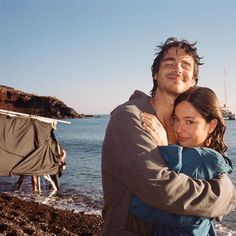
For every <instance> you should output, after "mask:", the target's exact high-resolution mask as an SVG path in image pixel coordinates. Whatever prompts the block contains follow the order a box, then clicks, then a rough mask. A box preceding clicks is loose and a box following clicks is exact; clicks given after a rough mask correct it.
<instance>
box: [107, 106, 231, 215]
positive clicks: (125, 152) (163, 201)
mask: <svg viewBox="0 0 236 236" xmlns="http://www.w3.org/2000/svg"><path fill="white" fill-rule="evenodd" d="M139 113H140V110H139V109H137V107H135V106H123V107H120V108H118V110H117V111H115V112H114V114H113V115H112V117H111V120H110V123H109V125H108V128H107V133H106V137H105V139H104V145H103V159H104V160H105V166H106V167H105V168H106V170H109V171H110V172H111V174H112V175H113V176H114V177H115V178H116V179H118V180H119V181H120V182H121V183H123V185H125V186H126V188H127V189H129V190H130V191H131V192H132V193H134V194H135V195H137V196H139V197H140V198H141V199H142V200H143V201H144V202H146V203H147V204H148V205H150V206H152V207H154V208H160V209H162V210H165V211H168V212H172V213H176V214H186V215H201V216H205V217H209V218H214V217H218V216H221V215H225V214H227V213H229V212H230V211H231V210H232V209H233V207H234V205H235V189H234V186H233V184H232V182H231V180H230V179H229V178H228V177H227V175H224V174H223V175H222V176H220V177H219V178H217V179H212V180H209V181H205V180H197V179H191V178H190V177H188V176H186V175H184V174H176V173H175V172H173V171H169V170H168V168H167V167H165V165H164V162H163V159H162V158H161V156H160V153H159V150H158V148H156V144H155V142H154V141H153V140H152V138H151V137H150V136H149V135H148V134H147V133H146V132H145V130H144V129H143V127H142V124H141V122H140V119H139ZM157 199H158V200H157Z"/></svg>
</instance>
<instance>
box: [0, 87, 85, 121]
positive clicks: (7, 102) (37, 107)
mask: <svg viewBox="0 0 236 236" xmlns="http://www.w3.org/2000/svg"><path fill="white" fill-rule="evenodd" d="M0 109H3V110H8V111H15V112H21V113H26V114H31V115H37V116H44V117H49V118H54V119H66V118H83V117H86V115H83V114H79V113H77V112H76V111H75V110H74V109H72V108H70V107H68V106H66V105H65V104H64V103H63V102H62V101H60V100H59V99H57V98H55V97H50V96H37V95H35V94H30V93H26V92H23V91H19V90H16V89H14V88H11V87H7V86H4V85H0Z"/></svg>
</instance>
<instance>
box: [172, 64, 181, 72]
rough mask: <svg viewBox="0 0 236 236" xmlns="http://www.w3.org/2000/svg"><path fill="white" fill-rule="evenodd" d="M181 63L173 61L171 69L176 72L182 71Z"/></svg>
mask: <svg viewBox="0 0 236 236" xmlns="http://www.w3.org/2000/svg"><path fill="white" fill-rule="evenodd" d="M182 69H183V68H182V65H181V63H180V62H175V63H174V66H173V70H174V72H177V73H182Z"/></svg>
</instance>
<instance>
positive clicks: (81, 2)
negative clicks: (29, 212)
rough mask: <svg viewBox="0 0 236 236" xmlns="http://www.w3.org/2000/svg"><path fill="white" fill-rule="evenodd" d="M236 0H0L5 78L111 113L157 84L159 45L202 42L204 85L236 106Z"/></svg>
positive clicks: (1, 73) (0, 70) (78, 106)
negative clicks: (154, 80)
mask: <svg viewBox="0 0 236 236" xmlns="http://www.w3.org/2000/svg"><path fill="white" fill-rule="evenodd" d="M235 9H236V1H235V0H224V1H223V0H222V1H220V0H198V1H195V0H173V1H166V0H155V1H154V0H0V84H2V85H7V86H10V87H14V88H15V89H19V90H23V91H25V92H30V93H35V94H37V95H42V96H55V97H57V98H59V99H60V100H62V101H63V102H65V103H66V104H67V105H68V106H70V107H73V108H74V109H75V110H76V111H78V112H79V113H85V114H103V113H109V112H110V111H111V110H112V109H113V108H114V107H115V106H117V105H118V104H120V103H122V102H124V101H126V100H127V99H128V98H129V96H130V94H131V93H132V92H133V91H134V90H135V89H139V90H142V91H144V92H146V93H148V92H149V91H150V90H151V88H152V78H151V72H150V67H151V64H152V62H153V58H154V53H155V46H156V45H158V44H159V43H160V42H164V41H165V40H166V38H167V37H170V36H175V37H177V38H179V39H187V40H189V41H191V42H194V41H197V42H198V43H197V47H198V52H199V54H200V55H201V56H204V60H203V61H204V62H205V64H204V65H203V66H202V67H201V69H200V80H199V85H202V86H208V87H211V88H212V89H214V90H215V92H216V93H217V95H218V97H219V100H220V101H221V102H222V103H223V102H224V94H225V92H224V66H225V68H226V72H227V76H226V78H227V81H228V82H227V84H228V86H227V90H228V96H227V97H228V104H229V105H230V106H231V108H232V110H233V111H234V112H236V99H235V93H236V65H235V63H236V14H235Z"/></svg>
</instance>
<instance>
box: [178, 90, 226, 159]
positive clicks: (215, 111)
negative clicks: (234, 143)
mask: <svg viewBox="0 0 236 236" xmlns="http://www.w3.org/2000/svg"><path fill="white" fill-rule="evenodd" d="M184 101H187V102H188V103H190V104H191V105H192V106H193V107H194V108H195V109H196V110H197V111H198V112H199V113H200V114H201V116H202V117H203V118H204V119H205V120H206V122H207V123H209V122H210V121H211V120H213V119H216V120H217V125H216V128H215V129H214V131H213V132H212V133H210V134H209V136H208V137H207V139H206V140H205V142H204V146H206V147H209V148H212V149H214V150H216V151H218V152H219V153H220V154H222V155H224V153H225V152H226V151H227V149H228V147H227V146H226V144H225V143H224V133H225V129H226V125H225V121H224V118H223V115H222V112H221V108H220V104H219V101H218V99H217V96H216V94H215V93H214V92H213V91H212V90H211V89H209V88H206V87H198V86H196V87H191V88H190V89H189V90H187V91H186V92H184V93H182V94H180V95H179V96H178V97H177V98H176V99H175V102H174V110H173V114H174V112H175V107H176V106H177V105H178V104H179V103H181V102H184Z"/></svg>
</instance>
